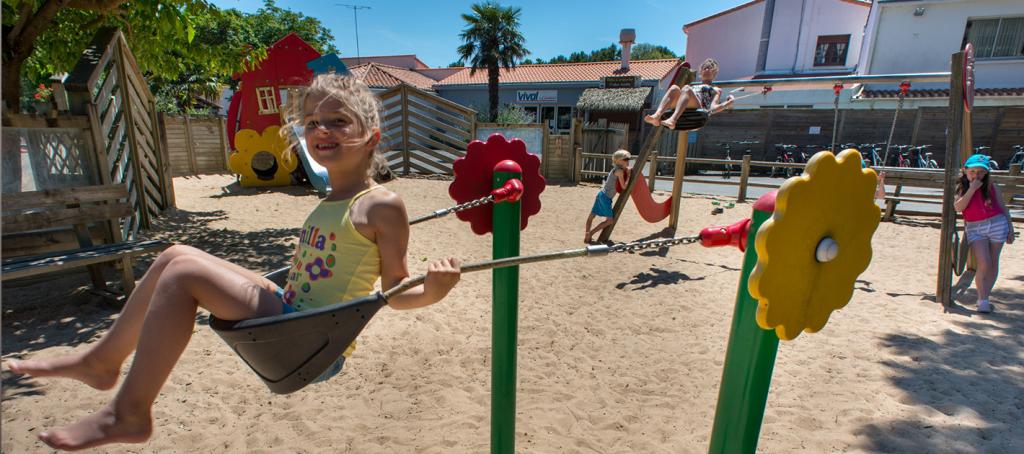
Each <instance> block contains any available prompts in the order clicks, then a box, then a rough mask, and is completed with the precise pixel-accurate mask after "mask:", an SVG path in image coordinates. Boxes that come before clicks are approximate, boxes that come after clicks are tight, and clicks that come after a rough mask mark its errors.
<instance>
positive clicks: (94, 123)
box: [83, 102, 110, 184]
mask: <svg viewBox="0 0 1024 454" xmlns="http://www.w3.org/2000/svg"><path fill="white" fill-rule="evenodd" d="M83 107H84V109H85V113H86V115H87V116H88V117H89V132H90V136H91V137H92V146H93V148H94V149H95V150H96V151H95V153H94V156H95V157H96V172H97V173H99V174H100V175H99V180H98V182H99V184H110V161H109V157H108V156H107V141H106V140H104V138H105V136H106V134H105V133H104V131H103V123H102V121H100V114H99V111H98V110H97V109H96V104H95V103H92V102H89V103H86V104H85V105H84V106H83Z"/></svg>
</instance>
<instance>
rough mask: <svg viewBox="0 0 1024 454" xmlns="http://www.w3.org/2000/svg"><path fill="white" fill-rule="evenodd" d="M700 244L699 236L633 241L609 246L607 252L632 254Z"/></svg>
mask: <svg viewBox="0 0 1024 454" xmlns="http://www.w3.org/2000/svg"><path fill="white" fill-rule="evenodd" d="M699 242H700V235H695V236H683V237H679V238H668V239H664V240H647V241H634V242H632V243H618V244H614V245H612V246H610V247H609V248H608V252H609V253H612V252H629V253H634V252H636V251H641V250H644V249H657V248H663V247H672V246H678V245H680V244H693V243H699Z"/></svg>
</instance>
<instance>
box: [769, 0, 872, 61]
mask: <svg viewBox="0 0 1024 454" xmlns="http://www.w3.org/2000/svg"><path fill="white" fill-rule="evenodd" d="M869 11H870V8H869V7H868V5H866V4H864V5H861V4H855V3H850V2H846V1H842V0H776V1H775V14H774V15H773V19H772V35H771V40H770V41H769V44H768V58H767V61H766V63H765V73H767V74H771V73H784V74H799V73H814V72H839V71H852V70H853V69H854V68H856V66H857V60H858V57H859V56H860V47H861V40H862V38H863V36H864V24H865V23H866V22H867V19H868V12H869ZM801 18H802V19H803V20H802V23H801ZM825 35H850V45H849V49H848V51H847V53H846V65H845V66H824V67H815V66H814V51H815V49H816V48H817V45H818V37H819V36H825Z"/></svg>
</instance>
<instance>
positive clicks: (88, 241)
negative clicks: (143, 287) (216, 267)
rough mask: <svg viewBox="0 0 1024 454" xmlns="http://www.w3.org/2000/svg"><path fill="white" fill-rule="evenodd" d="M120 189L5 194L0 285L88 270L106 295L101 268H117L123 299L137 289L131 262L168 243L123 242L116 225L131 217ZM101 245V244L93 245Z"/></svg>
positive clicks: (100, 187) (119, 186)
mask: <svg viewBox="0 0 1024 454" xmlns="http://www.w3.org/2000/svg"><path fill="white" fill-rule="evenodd" d="M127 200H128V189H127V187H125V185H123V184H112V185H98V186H82V187H74V188H62V189H48V190H43V191H32V192H20V193H12V194H3V201H2V202H3V208H2V209H3V241H4V256H3V263H2V265H3V270H2V273H0V279H2V281H4V282H6V281H8V280H11V279H18V278H25V277H29V276H35V275H39V274H44V273H50V272H55V271H61V270H67V269H71V268H77V267H87V268H88V270H89V274H90V277H91V278H92V282H93V286H94V287H95V288H96V290H99V291H103V292H105V291H107V286H106V279H105V278H104V277H103V269H102V266H103V265H105V264H111V262H114V263H120V268H121V278H122V281H123V282H122V285H123V288H124V292H125V294H126V295H127V294H130V293H131V291H132V290H133V289H134V288H135V274H134V272H133V271H132V262H133V260H134V258H135V257H136V256H138V255H141V254H145V253H149V252H159V251H162V250H164V249H166V248H167V247H169V246H171V243H168V242H166V241H158V240H147V241H143V240H133V241H125V240H124V239H123V237H122V234H121V226H120V220H121V219H122V218H125V217H128V216H130V215H131V213H132V209H131V206H130V205H129V204H128V201H127ZM97 243H102V244H97Z"/></svg>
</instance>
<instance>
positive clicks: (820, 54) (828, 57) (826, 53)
mask: <svg viewBox="0 0 1024 454" xmlns="http://www.w3.org/2000/svg"><path fill="white" fill-rule="evenodd" d="M849 47H850V35H828V36H819V37H818V47H817V48H816V49H815V51H814V66H842V65H845V64H846V51H847V48H849Z"/></svg>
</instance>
